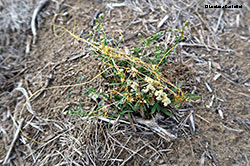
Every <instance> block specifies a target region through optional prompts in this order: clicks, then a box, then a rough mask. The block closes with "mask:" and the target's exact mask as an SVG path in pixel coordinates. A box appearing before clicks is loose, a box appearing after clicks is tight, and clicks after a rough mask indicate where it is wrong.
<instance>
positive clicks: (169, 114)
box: [160, 107, 173, 116]
mask: <svg viewBox="0 0 250 166" xmlns="http://www.w3.org/2000/svg"><path fill="white" fill-rule="evenodd" d="M160 108H161V111H162V112H163V113H164V114H166V115H168V116H173V114H172V113H171V112H169V111H167V110H166V109H164V108H162V107H160Z"/></svg>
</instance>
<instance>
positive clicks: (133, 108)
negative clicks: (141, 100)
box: [128, 103, 136, 112]
mask: <svg viewBox="0 0 250 166" xmlns="http://www.w3.org/2000/svg"><path fill="white" fill-rule="evenodd" d="M128 105H129V106H130V107H131V108H132V110H133V111H134V112H136V109H135V107H133V106H132V105H131V104H130V103H128Z"/></svg>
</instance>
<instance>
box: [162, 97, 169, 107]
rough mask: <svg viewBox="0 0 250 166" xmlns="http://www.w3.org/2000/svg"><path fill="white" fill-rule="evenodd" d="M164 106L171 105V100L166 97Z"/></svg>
mask: <svg viewBox="0 0 250 166" xmlns="http://www.w3.org/2000/svg"><path fill="white" fill-rule="evenodd" d="M162 102H163V104H164V106H165V107H166V106H167V105H168V104H170V103H171V101H170V99H169V98H168V97H166V98H165V99H163V100H162Z"/></svg>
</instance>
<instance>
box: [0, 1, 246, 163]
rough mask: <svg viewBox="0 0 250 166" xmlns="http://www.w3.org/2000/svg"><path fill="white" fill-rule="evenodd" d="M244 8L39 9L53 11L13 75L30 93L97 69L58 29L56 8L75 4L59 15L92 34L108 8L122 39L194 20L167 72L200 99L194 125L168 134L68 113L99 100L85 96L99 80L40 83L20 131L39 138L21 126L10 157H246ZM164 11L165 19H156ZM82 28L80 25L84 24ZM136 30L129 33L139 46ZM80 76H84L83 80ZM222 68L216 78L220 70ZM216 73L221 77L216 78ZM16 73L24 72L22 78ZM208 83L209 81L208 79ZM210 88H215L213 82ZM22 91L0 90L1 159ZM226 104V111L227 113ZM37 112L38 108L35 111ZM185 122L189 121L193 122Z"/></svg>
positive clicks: (86, 4)
mask: <svg viewBox="0 0 250 166" xmlns="http://www.w3.org/2000/svg"><path fill="white" fill-rule="evenodd" d="M237 3H239V4H243V8H242V9H226V10H223V13H222V14H221V9H205V8H204V3H201V2H199V3H195V1H194V2H186V3H182V2H179V1H177V2H173V3H170V2H169V4H161V5H160V6H159V4H158V5H156V4H154V3H153V4H152V5H150V3H141V5H142V4H143V6H140V5H137V6H138V8H140V9H143V13H140V11H138V10H139V9H138V8H135V7H134V6H133V5H130V6H129V5H126V6H123V7H114V9H112V10H110V11H106V10H105V3H97V2H94V1H83V2H75V1H65V2H64V3H63V4H61V6H59V7H58V6H56V5H55V4H54V3H50V4H49V6H47V7H46V9H44V11H43V12H49V13H50V14H51V16H50V17H48V18H47V19H46V20H45V22H44V23H43V24H42V25H40V27H39V29H38V32H39V33H38V41H37V44H36V45H33V46H32V50H31V52H30V53H29V54H26V55H24V56H25V65H24V69H25V70H24V71H23V72H22V73H21V74H20V75H18V76H17V77H18V79H15V87H17V86H18V84H17V82H19V83H21V84H20V85H19V86H20V87H23V88H25V90H26V91H27V93H28V95H29V96H30V95H31V94H32V93H34V92H35V91H36V90H38V89H40V88H42V87H45V86H46V87H52V86H56V85H68V84H75V83H76V82H78V81H80V82H84V81H86V80H90V79H91V78H93V77H94V76H95V75H96V74H97V73H98V61H97V60H96V57H95V56H94V55H93V54H91V53H90V52H89V51H88V47H87V45H86V44H83V43H81V42H78V41H76V40H75V39H74V38H73V37H71V36H70V35H68V34H65V35H64V36H62V37H55V36H54V34H53V31H52V26H51V24H50V23H51V21H52V19H53V16H54V15H55V13H60V12H62V11H63V10H65V11H67V10H69V9H70V8H72V7H75V9H74V11H73V12H71V13H69V14H68V15H67V16H58V18H57V21H56V23H57V24H61V25H63V26H65V27H66V28H68V29H72V28H73V25H74V20H75V21H76V23H77V26H76V29H75V33H76V34H77V35H79V34H80V33H81V32H82V37H83V38H85V37H87V36H88V32H89V31H90V30H91V27H90V26H91V21H92V19H93V16H94V15H95V13H96V11H97V10H102V11H106V12H105V14H104V18H105V23H106V25H107V28H108V32H109V33H112V31H113V30H115V29H119V30H120V31H122V32H124V36H125V38H126V37H128V36H130V37H133V35H134V34H136V33H137V32H138V31H141V32H143V34H144V35H145V36H147V35H149V34H151V33H152V32H153V31H154V30H159V29H162V30H164V29H167V28H169V27H171V28H179V27H180V26H181V25H182V24H183V23H184V22H185V21H186V20H188V21H189V22H190V25H189V27H188V32H187V39H186V41H185V42H184V43H182V45H181V46H179V47H178V49H177V50H176V53H175V54H173V55H171V57H170V64H168V65H166V69H165V71H164V74H165V75H166V76H168V77H169V79H170V80H171V81H172V82H173V83H178V82H182V83H183V87H184V90H186V91H188V92H191V91H193V92H195V93H196V94H197V95H199V96H200V100H198V101H196V102H193V103H191V104H189V105H186V106H185V107H184V108H181V109H180V110H179V111H180V112H181V114H183V115H186V116H187V115H189V114H190V112H191V111H194V113H195V124H196V133H195V134H192V135H191V134H190V132H188V133H185V131H184V132H181V134H179V135H178V138H177V139H176V140H171V141H169V142H167V141H166V140H165V139H163V138H161V137H159V136H158V135H157V134H154V133H153V132H152V131H150V130H146V129H144V128H142V127H138V128H137V131H136V132H135V131H134V130H133V129H132V127H131V126H130V124H129V123H126V121H125V122H119V123H115V124H114V125H111V126H109V125H108V123H106V122H104V121H102V120H99V119H97V118H92V119H89V120H84V119H83V117H81V116H73V117H71V116H69V115H65V114H63V112H64V111H65V110H68V109H72V108H77V107H79V106H80V103H81V107H82V108H83V109H84V110H86V111H89V110H91V109H92V108H93V106H94V105H95V103H94V102H93V101H91V100H89V99H86V98H84V97H81V95H82V94H84V93H85V88H86V87H88V86H90V85H91V86H95V87H100V86H101V85H102V80H101V79H97V80H95V81H94V82H92V83H91V84H88V85H86V86H81V87H74V88H61V89H52V90H48V91H43V92H42V93H41V94H40V95H39V96H37V97H35V98H34V99H33V100H31V105H32V111H33V112H31V113H30V112H29V111H27V110H25V112H24V113H23V115H22V118H24V124H23V130H24V131H25V133H26V134H27V135H29V136H30V137H32V138H34V139H36V140H38V141H43V142H45V144H42V145H38V144H36V143H34V142H32V141H30V140H27V139H26V138H25V137H24V136H22V135H20V136H19V137H18V139H17V141H16V143H15V144H14V147H13V150H12V152H11V154H10V156H9V159H10V162H9V164H10V165H56V164H57V165H162V166H163V165H225V166H228V165H235V166H236V165H242V166H243V165H244V166H245V165H249V159H250V146H249V143H250V140H249V138H250V137H249V136H250V135H249V131H250V118H249V108H250V104H249V98H250V89H249V81H250V77H249V76H250V75H249V69H250V67H249V64H250V63H249V62H250V61H249V58H250V57H249V48H248V46H249V20H248V19H247V18H249V4H248V3H246V2H244V3H243V2H240V1H239V2H237ZM166 14H168V15H169V18H168V19H167V20H166V22H165V24H163V25H162V26H161V27H160V28H157V25H158V24H159V22H160V21H161V19H163V18H164V16H165V15H166ZM82 30H84V31H82ZM135 40H136V38H130V39H129V38H127V44H126V46H133V45H134V44H135ZM81 76H84V79H79V78H81ZM217 77H218V78H217ZM216 78H217V79H216ZM18 80H19V81H18ZM206 84H207V85H206ZM209 88H211V90H210V91H209ZM24 102H25V97H24V96H23V94H22V93H21V92H19V91H18V90H15V91H12V92H6V93H5V95H3V96H2V97H1V105H2V107H1V112H0V113H1V117H2V120H1V122H0V124H1V126H0V127H1V128H0V129H1V130H0V147H1V148H0V149H1V152H0V160H2V161H3V160H4V158H5V156H6V154H7V152H8V150H9V148H10V145H11V142H12V140H13V136H14V134H15V131H16V128H17V126H18V123H19V118H18V115H19V113H20V110H21V107H22V104H23V103H24ZM221 112H222V113H223V117H222V116H221ZM32 113H33V114H32ZM187 126H188V123H187Z"/></svg>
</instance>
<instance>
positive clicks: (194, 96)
mask: <svg viewBox="0 0 250 166" xmlns="http://www.w3.org/2000/svg"><path fill="white" fill-rule="evenodd" d="M186 96H187V97H189V98H190V99H191V100H197V99H199V98H200V96H197V95H195V94H187V95H186Z"/></svg>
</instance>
